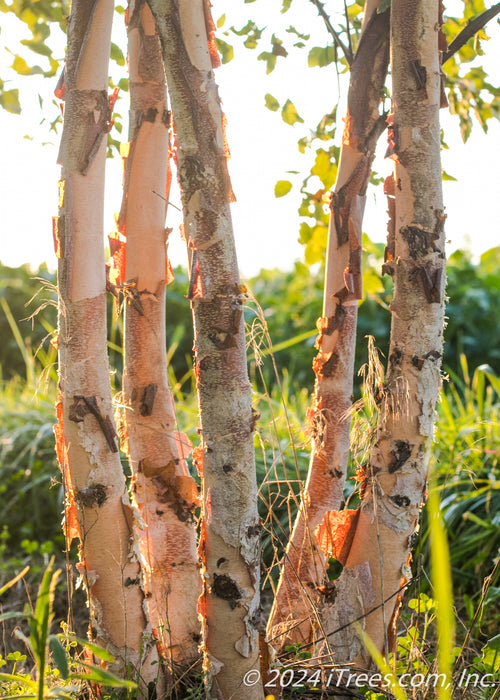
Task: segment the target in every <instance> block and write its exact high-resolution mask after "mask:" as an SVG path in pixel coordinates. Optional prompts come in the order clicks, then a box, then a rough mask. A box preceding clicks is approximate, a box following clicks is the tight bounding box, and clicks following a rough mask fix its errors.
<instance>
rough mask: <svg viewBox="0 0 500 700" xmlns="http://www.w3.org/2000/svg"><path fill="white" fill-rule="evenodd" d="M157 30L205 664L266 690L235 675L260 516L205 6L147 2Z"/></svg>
mask: <svg viewBox="0 0 500 700" xmlns="http://www.w3.org/2000/svg"><path fill="white" fill-rule="evenodd" d="M149 4H150V6H151V9H152V11H153V15H154V16H155V18H156V21H157V26H158V31H159V34H160V38H161V42H162V49H163V56H164V61H165V72H166V75H167V84H168V89H169V93H170V98H171V104H172V111H173V117H174V126H175V133H176V142H177V167H178V177H179V183H180V188H181V194H182V203H183V212H184V229H185V235H186V240H187V243H188V247H189V249H190V251H191V284H190V289H189V296H190V298H191V305H192V309H193V318H194V325H195V373H196V378H197V389H198V398H199V410H200V419H201V428H200V433H201V449H200V450H199V451H198V456H197V460H198V464H199V467H200V468H202V469H203V516H204V524H203V533H202V542H201V545H200V554H201V557H202V565H203V576H204V581H205V590H204V594H203V597H202V599H201V608H200V614H201V616H202V618H203V619H204V621H205V624H204V644H205V669H206V671H207V672H208V677H209V682H210V685H211V690H210V691H209V692H210V693H211V696H215V695H217V694H218V696H220V697H223V698H233V699H235V700H236V699H239V698H240V699H242V700H243V698H244V699H245V700H247V699H250V700H251V699H253V698H259V699H261V698H262V697H263V689H262V685H261V684H260V683H258V684H256V685H254V686H251V687H250V686H248V687H246V686H245V684H244V681H243V679H244V676H245V673H247V672H248V671H250V670H254V669H255V670H258V668H259V647H258V634H257V629H256V626H257V622H258V615H259V555H260V548H259V519H258V513H257V488H256V480H255V462H254V446H253V427H254V418H253V415H252V405H251V388H250V383H249V381H248V374H247V366H246V348H245V335H244V325H243V319H242V309H241V306H242V302H243V300H244V288H242V287H241V286H240V283H239V275H238V268H237V261H236V252H235V245H234V236H233V230H232V223H231V213H230V209H229V202H230V201H231V199H232V192H231V187H230V182H229V176H228V172H227V164H226V148H225V139H224V134H223V116H222V113H221V109H220V103H219V97H218V91H217V86H216V84H215V81H214V74H213V70H212V62H211V59H212V60H213V59H215V58H216V51H215V46H214V41H213V24H212V23H211V18H210V12H209V6H208V3H205V2H202V0H180V2H176V1H175V0H150V2H149Z"/></svg>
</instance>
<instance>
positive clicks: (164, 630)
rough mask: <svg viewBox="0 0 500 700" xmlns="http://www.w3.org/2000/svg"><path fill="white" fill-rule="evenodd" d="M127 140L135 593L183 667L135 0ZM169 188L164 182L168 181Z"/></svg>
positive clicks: (161, 163) (145, 49) (155, 162)
mask: <svg viewBox="0 0 500 700" xmlns="http://www.w3.org/2000/svg"><path fill="white" fill-rule="evenodd" d="M128 36H129V89H130V100H131V110H130V133H129V138H130V144H129V148H128V149H127V150H128V156H127V157H126V158H125V172H126V176H125V188H124V194H123V203H122V209H121V213H120V217H119V220H118V227H119V230H120V231H121V232H122V233H123V234H125V235H126V239H127V242H126V247H127V254H126V273H125V285H124V288H125V299H126V304H125V358H124V375H123V400H122V406H123V408H122V412H121V415H122V429H123V435H124V436H126V439H127V445H128V454H129V460H130V465H131V470H132V482H133V486H132V491H133V494H134V499H135V502H136V503H137V506H138V510H139V513H140V516H141V518H142V527H141V528H140V529H139V530H138V537H139V547H140V553H141V563H142V575H143V585H144V592H145V594H146V602H147V610H148V615H149V619H150V621H151V623H152V626H153V634H154V638H155V639H156V640H157V641H158V642H159V644H160V650H161V653H162V655H163V656H164V657H165V658H166V659H168V660H170V661H173V662H175V664H176V666H181V667H186V666H189V665H191V664H192V663H193V661H195V660H196V658H197V656H198V641H199V621H198V613H197V604H198V598H199V596H200V593H201V578H200V572H199V568H198V554H197V549H196V529H195V524H194V517H193V511H194V508H195V505H196V504H197V502H198V492H197V488H196V484H195V482H194V479H193V478H192V477H191V476H190V475H189V471H188V469H187V466H186V461H185V460H186V457H187V456H188V455H189V453H190V451H191V450H190V443H189V440H188V439H187V438H186V436H184V435H181V434H180V433H179V432H178V430H177V427H176V419H175V412H174V405H173V397H172V394H171V392H170V388H169V385H168V377H167V364H166V342H165V282H166V280H165V277H166V274H167V271H169V263H168V258H167V249H166V241H167V236H168V232H167V230H166V229H165V214H166V203H165V201H163V200H162V199H161V197H159V196H158V195H157V194H155V192H156V193H166V194H165V198H166V199H168V186H167V183H168V157H169V155H168V150H169V123H170V113H169V112H168V106H167V93H166V85H165V72H164V68H163V61H162V59H161V47H160V42H159V38H158V35H157V33H156V25H155V21H154V18H153V16H152V14H151V11H150V9H149V7H148V6H147V5H146V4H145V2H144V0H138V1H137V2H132V3H131V4H130V6H129V13H128ZM168 184H169V183H168Z"/></svg>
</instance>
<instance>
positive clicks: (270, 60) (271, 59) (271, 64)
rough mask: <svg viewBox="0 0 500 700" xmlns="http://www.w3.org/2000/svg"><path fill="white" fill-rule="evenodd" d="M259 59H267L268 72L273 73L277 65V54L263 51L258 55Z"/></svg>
mask: <svg viewBox="0 0 500 700" xmlns="http://www.w3.org/2000/svg"><path fill="white" fill-rule="evenodd" d="M257 60H258V61H265V62H266V64H267V67H266V74H267V75H269V73H272V72H273V70H274V69H275V67H276V56H275V55H274V54H273V53H270V52H269V51H263V52H262V53H260V54H259V55H258V56H257Z"/></svg>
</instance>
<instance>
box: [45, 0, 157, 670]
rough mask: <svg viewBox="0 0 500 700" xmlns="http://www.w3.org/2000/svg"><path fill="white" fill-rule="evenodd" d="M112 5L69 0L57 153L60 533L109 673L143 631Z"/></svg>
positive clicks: (136, 649) (128, 656)
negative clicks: (118, 384)
mask: <svg viewBox="0 0 500 700" xmlns="http://www.w3.org/2000/svg"><path fill="white" fill-rule="evenodd" d="M112 15H113V3H112V2H111V1H110V0H95V1H94V2H91V1H88V2H82V1H81V0H73V4H72V9H71V15H70V17H69V20H68V53H67V61H66V68H65V86H64V90H65V113H64V129H63V135H62V140H61V148H60V153H59V162H60V163H61V164H62V177H61V181H60V183H59V216H58V217H56V219H55V221H54V233H55V239H56V244H57V245H56V249H57V252H58V257H59V258H60V260H59V270H58V279H59V389H60V400H59V403H58V406H57V412H58V419H59V422H58V425H57V426H56V436H57V450H58V457H59V461H60V464H61V469H62V471H63V476H64V483H65V489H66V524H65V527H66V535H67V544H68V547H69V546H70V545H71V540H72V538H73V537H78V538H79V539H80V547H79V549H80V564H79V570H80V573H81V576H82V579H83V582H84V584H85V586H86V588H87V592H88V597H89V606H90V621H91V636H92V638H93V639H95V640H96V641H97V643H98V644H100V645H101V646H104V647H106V648H108V649H110V650H111V652H112V653H113V655H114V656H115V659H116V662H117V663H116V668H115V670H118V671H121V672H122V673H123V674H125V675H127V674H128V673H129V671H130V668H129V667H131V669H132V672H133V674H135V673H136V672H137V671H138V670H139V665H140V661H141V659H140V647H141V638H142V634H143V632H144V628H145V619H144V614H143V609H142V604H143V595H142V591H141V590H140V587H139V579H138V574H139V565H138V562H137V559H136V556H135V554H134V552H133V548H132V544H131V526H132V522H133V520H134V513H133V511H132V509H131V508H130V505H129V501H128V494H127V490H126V486H125V479H124V475H123V472H122V469H121V464H120V458H119V453H118V443H117V438H116V433H115V427H114V422H113V408H112V401H111V388H110V383H109V367H108V358H107V351H106V348H107V345H106V340H107V339H106V281H105V274H104V245H103V223H102V222H103V204H104V164H105V157H106V133H107V131H108V125H109V119H110V109H109V106H108V98H107V83H108V57H109V48H110V33H111V20H112Z"/></svg>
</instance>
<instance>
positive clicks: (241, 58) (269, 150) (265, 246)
mask: <svg viewBox="0 0 500 700" xmlns="http://www.w3.org/2000/svg"><path fill="white" fill-rule="evenodd" d="M213 5H214V7H213V15H214V19H215V20H216V21H217V20H218V19H219V18H220V17H221V15H223V14H225V15H226V24H225V25H224V26H223V27H222V31H223V30H224V29H225V28H227V27H229V26H231V25H232V24H234V25H236V26H237V27H241V26H243V25H244V24H245V23H246V19H247V17H248V16H249V15H251V17H252V19H254V21H256V23H257V25H258V26H260V27H262V26H265V25H268V26H270V27H272V28H273V29H274V27H275V26H276V27H278V26H282V27H284V28H287V27H288V26H289V25H294V26H295V27H297V29H299V30H300V31H301V32H310V33H311V34H312V35H313V36H314V37H315V38H316V37H317V44H318V45H321V44H324V42H325V36H326V34H325V30H324V27H323V24H322V22H321V21H320V20H319V19H318V17H317V15H316V11H315V9H314V8H313V6H312V4H311V3H308V2H307V1H306V0H295V2H294V3H293V4H292V9H291V10H290V11H289V12H288V13H286V14H285V15H281V14H280V12H279V9H280V7H281V2H279V1H278V0H273V2H271V0H258V1H257V2H255V3H252V4H251V5H242V4H241V3H235V2H234V0H214V2H213ZM447 5H448V6H449V5H450V3H447ZM294 7H295V8H297V9H294ZM247 13H248V14H247ZM116 19H117V20H118V22H119V18H118V17H117V18H116ZM17 25H18V23H17V22H15V21H14V20H13V19H12V18H10V17H9V16H5V15H3V16H2V32H1V34H0V42H1V43H0V70H1V74H2V78H4V79H6V78H7V77H14V75H15V74H12V73H11V76H9V74H8V72H7V71H6V70H5V66H8V65H9V64H10V63H11V62H12V56H10V55H9V54H8V53H7V52H6V49H5V44H7V45H8V46H12V45H13V44H14V41H13V40H14V39H17V38H27V37H28V34H22V35H20V34H19V30H18V27H17ZM489 29H490V31H489V34H490V35H491V37H492V38H491V41H490V42H488V43H487V44H485V50H486V56H485V57H483V59H482V60H483V61H484V65H485V67H486V70H487V71H490V72H491V73H492V74H495V73H498V65H500V27H499V26H498V24H497V23H496V22H494V23H492V27H491V28H489ZM275 31H276V33H277V34H278V36H283V37H288V35H286V34H285V32H284V31H282V32H281V34H280V32H279V30H275ZM117 34H118V36H117V38H116V39H115V41H117V43H118V42H120V43H121V44H122V45H123V29H122V28H120V27H118V28H117ZM222 38H224V39H225V40H226V41H228V42H229V43H232V44H234V45H235V60H234V61H232V62H231V63H229V64H226V65H225V66H223V67H221V68H220V69H218V71H217V73H216V77H217V80H218V83H219V86H220V95H221V98H222V102H223V109H224V111H225V113H226V116H227V119H228V140H229V146H230V149H231V152H232V159H231V161H230V164H229V168H230V174H231V178H232V182H233V189H234V191H235V193H236V196H237V199H238V201H237V203H236V204H234V205H233V219H234V225H235V226H234V227H235V235H236V241H237V248H238V257H239V262H240V268H241V270H242V273H243V274H244V275H245V276H250V275H253V274H256V273H257V272H258V270H259V269H260V268H261V267H281V268H290V267H291V265H292V264H293V262H294V260H296V259H299V258H301V257H302V246H301V245H300V244H299V243H298V242H297V238H298V229H299V217H298V214H297V209H298V206H299V203H300V200H301V196H300V185H301V182H302V178H303V176H304V175H305V174H307V172H308V169H309V166H310V163H311V159H312V157H313V154H312V153H311V154H306V155H305V156H303V155H300V154H299V152H298V149H297V140H298V139H299V138H300V137H301V136H305V135H306V134H307V132H308V130H307V126H310V127H314V126H316V124H317V123H318V122H319V120H320V119H321V117H322V115H323V114H324V113H326V112H328V111H330V110H331V108H332V107H333V105H334V104H335V103H336V102H337V100H338V93H337V77H336V73H335V68H334V66H333V65H332V66H329V67H327V68H323V69H318V68H314V69H308V68H307V52H306V51H297V52H296V53H295V54H290V55H289V57H288V58H287V59H286V60H280V59H279V60H278V64H277V68H276V70H275V71H274V72H273V73H271V75H270V76H266V74H265V63H263V62H262V61H257V60H256V57H257V54H258V53H260V51H264V50H268V49H269V45H268V44H265V45H264V44H263V45H262V47H260V46H259V48H258V49H257V50H256V51H253V52H252V51H249V50H247V49H244V48H240V46H239V45H238V43H237V37H235V36H234V35H230V36H229V37H224V36H222ZM62 51H63V48H62V44H61V52H62ZM25 55H26V54H25ZM26 58H27V59H28V58H29V60H30V61H31V62H33V61H32V58H31V56H30V57H28V56H27V55H26ZM18 82H24V89H23V90H22V93H21V101H22V107H23V114H22V115H21V116H15V115H10V114H7V113H6V112H4V111H3V110H0V129H1V133H2V134H3V144H2V145H3V147H2V151H3V153H2V155H3V167H2V169H1V172H0V192H1V195H0V201H1V206H0V231H1V241H0V260H1V261H2V262H3V263H5V264H8V265H12V266H15V265H19V264H21V263H24V262H30V263H32V264H33V265H35V266H36V265H38V264H39V263H40V262H42V261H46V262H47V263H48V265H49V267H52V268H54V267H55V266H56V259H55V255H54V252H53V246H52V229H51V217H52V216H53V215H54V214H56V213H57V185H56V183H57V180H58V178H59V167H58V166H57V165H56V157H57V143H58V140H59V137H58V136H56V135H55V134H54V133H53V132H52V133H51V134H49V133H48V128H47V125H46V124H42V125H41V126H40V125H39V122H40V121H41V119H42V117H43V115H42V112H41V110H40V107H39V104H38V92H40V94H41V95H42V97H43V99H44V100H45V104H47V105H49V104H50V103H51V101H52V90H53V88H54V83H53V82H51V81H50V80H49V81H43V80H42V79H40V78H38V77H36V78H25V79H22V81H18ZM8 87H10V86H8V85H6V88H8ZM265 93H271V94H272V95H274V96H275V97H276V98H277V99H278V100H279V102H280V103H281V104H283V102H285V101H286V99H287V98H290V99H291V100H292V101H293V102H294V104H295V105H296V107H297V110H298V112H299V114H300V115H301V116H302V117H303V118H304V120H305V124H297V125H295V126H294V127H291V126H289V125H287V124H285V123H284V122H283V121H282V119H281V116H280V113H279V112H277V113H272V112H270V111H269V110H268V109H266V108H265V107H264V94H265ZM122 104H124V103H122ZM341 104H342V103H341ZM125 109H126V108H125V107H122V111H125ZM54 110H55V108H54V107H53V106H51V107H50V111H49V114H50V115H51V116H52V118H53V116H54V115H55V114H56V112H55V111H54ZM340 111H341V112H342V107H340ZM441 118H442V123H443V128H444V130H445V140H446V142H447V143H448V145H449V146H450V148H449V150H447V151H444V152H443V155H442V158H443V167H444V169H445V170H446V172H448V173H449V174H451V175H453V176H454V177H456V178H457V180H458V181H457V182H445V183H444V199H445V204H446V210H447V213H448V219H447V223H446V230H447V235H448V239H449V240H450V246H449V250H450V251H451V250H454V249H456V248H458V247H463V246H464V245H467V246H468V247H473V250H474V252H475V253H477V254H480V253H482V252H483V251H484V250H487V249H488V248H490V247H492V246H494V245H498V244H499V235H498V234H499V228H500V226H499V223H498V221H499V219H500V217H499V191H498V160H499V155H500V153H499V143H500V124H499V123H498V122H495V123H491V126H490V127H489V132H488V135H487V136H486V135H485V134H484V133H483V132H482V131H481V129H480V127H479V126H477V125H475V127H474V129H473V132H472V136H471V138H470V139H469V141H468V143H467V144H466V145H465V146H464V145H463V144H462V142H461V139H460V134H459V130H458V122H457V120H456V119H454V118H453V117H450V116H449V115H448V114H446V113H445V110H442V111H441ZM492 121H493V120H492ZM340 132H341V128H340V127H339V133H340ZM25 135H29V136H30V137H33V140H29V139H26V138H24V137H25ZM123 138H124V140H126V127H125V128H124V132H123ZM43 142H49V143H47V144H46V145H42V143H43ZM381 151H382V153H383V152H384V151H385V144H382V145H381ZM376 168H377V169H378V172H379V173H380V174H381V175H383V176H386V175H387V174H389V173H390V171H391V161H384V160H383V159H379V160H378V161H377V163H376ZM294 170H296V171H299V172H300V175H288V174H286V171H294ZM281 179H289V180H291V181H292V182H293V183H294V187H293V189H292V191H291V192H290V193H289V194H288V195H286V196H285V197H282V198H280V199H276V198H275V197H274V185H275V183H276V181H277V180H281ZM121 180H122V171H121V162H120V160H119V159H118V158H116V160H115V161H114V162H110V163H109V172H108V175H107V195H106V202H107V206H106V221H105V231H106V233H108V232H109V231H111V230H112V229H113V226H114V223H113V213H114V212H115V211H117V210H118V209H119V207H120V198H121ZM318 187H319V185H318ZM171 198H172V201H173V202H174V203H175V204H179V199H178V194H176V193H175V192H173V193H172V196H171ZM385 209H386V204H385V197H384V196H383V195H382V194H381V192H380V193H379V192H376V191H375V190H374V189H372V190H371V191H370V190H369V194H368V205H367V211H366V215H365V221H364V231H365V232H366V233H368V235H369V236H370V237H371V238H372V239H374V240H377V241H382V240H384V238H385V235H386V214H385ZM179 223H180V215H179V214H178V213H177V212H175V210H174V209H173V208H170V209H169V212H168V215H167V225H168V226H173V227H174V231H175V232H176V235H175V236H172V237H171V239H174V240H173V242H172V243H171V245H170V254H171V257H172V258H173V260H172V262H173V264H174V265H176V264H178V263H182V264H185V252H184V244H183V243H182V241H181V240H180V237H179V236H178V225H179Z"/></svg>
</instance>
